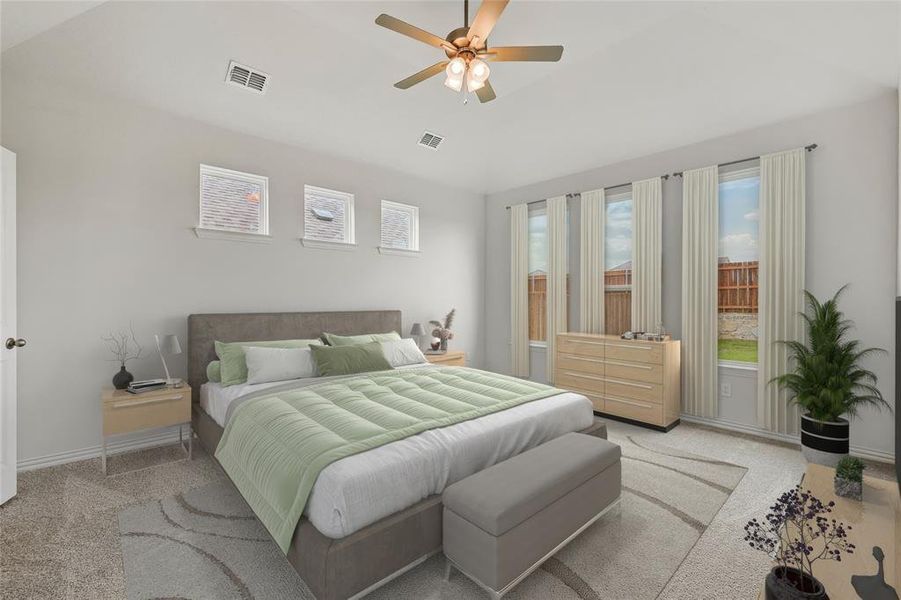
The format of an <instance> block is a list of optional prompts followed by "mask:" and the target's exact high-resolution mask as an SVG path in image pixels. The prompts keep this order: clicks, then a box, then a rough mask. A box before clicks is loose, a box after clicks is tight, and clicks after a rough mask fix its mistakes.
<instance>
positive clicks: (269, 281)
mask: <svg viewBox="0 0 901 600" xmlns="http://www.w3.org/2000/svg"><path fill="white" fill-rule="evenodd" d="M2 91H3V96H2V123H3V129H2V138H0V141H2V144H3V146H5V147H7V148H9V149H11V150H12V151H14V152H16V153H17V155H18V165H19V167H18V177H19V187H18V205H19V218H18V235H19V246H18V257H19V263H18V267H19V282H18V285H19V287H18V292H19V294H18V306H19V324H18V334H19V335H20V336H21V337H24V338H27V339H28V346H27V348H25V349H24V350H23V351H21V353H20V355H19V398H18V399H19V434H18V440H19V459H20V461H25V462H29V461H30V462H34V459H36V458H39V457H44V456H47V455H50V454H55V453H63V452H72V451H76V450H80V449H92V448H95V447H96V446H98V444H99V443H100V408H99V394H100V388H101V386H103V385H109V382H110V378H111V377H112V375H113V373H114V372H115V371H116V370H117V369H118V366H117V365H116V364H114V363H110V362H105V359H106V358H107V356H108V355H107V354H106V352H105V347H104V345H103V343H102V342H101V340H100V336H101V335H104V334H106V333H108V332H109V331H110V330H111V329H117V328H123V327H127V326H128V323H129V321H133V322H134V327H135V330H136V332H137V334H138V336H139V339H140V341H141V342H142V343H144V345H145V351H147V352H146V354H147V358H144V359H142V360H139V361H136V362H134V363H131V364H129V368H130V369H131V370H132V371H133V373H134V374H135V375H136V377H138V378H146V377H152V376H159V375H161V373H162V368H161V366H160V364H159V360H158V358H157V356H156V354H155V349H154V351H153V352H151V351H150V350H151V345H152V339H153V338H152V335H153V333H155V332H172V333H176V334H178V335H179V336H180V337H181V339H182V340H183V346H184V345H185V344H184V342H185V341H186V316H187V315H188V314H190V313H200V312H223V311H237V312H240V311H308V310H341V309H401V310H402V311H403V315H404V330H405V331H404V332H402V333H407V332H408V331H409V328H410V325H411V324H412V323H413V322H414V321H421V322H425V321H427V320H428V319H431V318H440V317H443V315H444V314H445V313H446V312H447V311H448V310H449V309H450V308H451V307H454V306H455V307H456V308H457V311H458V312H457V314H458V317H457V321H456V330H457V337H456V338H455V339H454V341H453V342H452V346H454V347H457V348H460V349H463V350H466V351H467V352H468V353H469V358H470V361H471V362H472V363H473V364H475V365H479V364H481V362H482V356H481V350H482V348H481V338H480V332H481V331H482V327H483V323H482V320H481V316H482V309H483V300H484V289H483V282H484V279H485V274H484V255H485V254H484V244H485V228H484V203H483V198H482V196H480V195H478V194H472V193H468V192H461V191H458V190H454V189H449V188H446V187H441V186H438V185H435V184H433V183H431V182H427V181H425V180H418V179H416V178H412V177H410V176H408V175H402V174H399V173H395V172H392V171H387V170H385V169H382V168H376V167H372V166H367V165H365V164H362V163H357V162H353V161H349V160H340V159H336V158H330V157H327V156H322V155H320V154H316V153H313V152H309V151H305V150H303V149H299V148H296V147H291V146H286V145H280V144H277V143H272V142H268V141H264V140H262V139H259V138H255V137H251V136H247V135H241V134H237V133H232V132H229V131H226V130H222V129H217V128H214V127H211V126H207V125H203V124H201V123H198V122H196V121H191V120H187V119H182V118H178V117H175V116H172V115H169V114H166V113H162V112H159V111H155V110H150V109H144V108H141V107H137V106H135V105H133V104H129V103H124V102H120V101H116V100H114V99H110V98H100V97H91V96H81V95H79V94H77V93H75V91H74V90H71V89H66V88H62V89H58V88H52V87H45V86H44V85H42V84H39V83H37V82H34V81H28V80H20V79H12V77H11V76H10V75H9V74H8V73H4V74H3V87H2ZM310 118H316V117H315V115H310ZM200 163H207V164H211V165H217V166H222V167H227V168H232V169H238V170H242V171H249V172H252V173H258V174H262V175H267V176H268V177H269V181H270V231H271V233H272V235H273V236H274V240H273V242H272V243H271V244H270V245H256V244H248V243H240V242H231V241H219V240H209V239H198V238H197V237H196V236H195V235H194V233H193V231H192V228H193V227H194V226H195V224H196V221H197V196H198V165H199V164H200ZM305 183H309V184H314V185H318V186H323V187H329V188H334V189H338V190H343V191H347V192H352V193H354V194H355V195H356V211H357V214H356V232H357V242H358V244H359V247H358V248H357V249H356V250H355V251H353V252H340V251H328V250H316V249H310V248H304V247H303V246H302V245H301V244H300V242H299V241H298V238H299V235H300V227H301V214H302V198H303V185H304V184H305ZM382 198H386V199H391V200H397V201H399V202H405V203H410V204H415V205H417V206H420V219H421V230H420V232H421V247H422V255H421V257H419V258H407V257H398V256H382V255H380V254H378V252H377V251H376V246H377V245H378V243H379V201H380V200H381V199H382ZM173 363H174V372H173V376H184V375H185V360H184V356H180V357H177V358H176V359H175V360H174V361H173Z"/></svg>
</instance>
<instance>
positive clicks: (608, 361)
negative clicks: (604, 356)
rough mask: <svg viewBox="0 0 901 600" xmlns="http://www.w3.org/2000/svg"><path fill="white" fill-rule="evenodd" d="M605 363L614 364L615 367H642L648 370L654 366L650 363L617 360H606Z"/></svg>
mask: <svg viewBox="0 0 901 600" xmlns="http://www.w3.org/2000/svg"><path fill="white" fill-rule="evenodd" d="M607 364H608V365H616V366H617V367H629V368H630V369H644V370H645V371H650V370H652V369H653V368H654V367H653V366H651V365H636V364H635V363H626V362H619V361H615V360H607Z"/></svg>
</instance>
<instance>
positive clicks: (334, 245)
mask: <svg viewBox="0 0 901 600" xmlns="http://www.w3.org/2000/svg"><path fill="white" fill-rule="evenodd" d="M300 243H301V244H303V245H304V247H305V248H318V249H320V250H342V251H344V252H352V251H354V250H356V249H357V245H356V244H352V243H349V242H326V241H324V240H311V239H307V238H300Z"/></svg>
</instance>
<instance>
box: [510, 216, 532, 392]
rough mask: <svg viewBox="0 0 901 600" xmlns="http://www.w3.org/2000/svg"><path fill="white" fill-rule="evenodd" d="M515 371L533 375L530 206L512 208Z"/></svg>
mask: <svg viewBox="0 0 901 600" xmlns="http://www.w3.org/2000/svg"><path fill="white" fill-rule="evenodd" d="M510 335H511V340H512V344H513V345H512V348H511V351H510V353H511V356H512V365H511V372H512V374H513V375H515V376H517V377H528V376H529V207H528V206H526V205H525V204H515V205H513V206H511V207H510Z"/></svg>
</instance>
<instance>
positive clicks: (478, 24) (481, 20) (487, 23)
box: [466, 0, 509, 49]
mask: <svg viewBox="0 0 901 600" xmlns="http://www.w3.org/2000/svg"><path fill="white" fill-rule="evenodd" d="M507 2H509V0H482V5H481V6H480V7H479V12H477V13H476V18H475V19H473V21H472V25H470V26H469V33H468V34H467V35H466V37H468V38H469V40H470V41H471V42H472V43H471V46H472V47H473V48H477V49H478V48H484V47H485V40H487V39H488V36H489V35H491V30H492V29H494V25H495V24H496V23H497V20H498V18H500V16H501V13H502V12H504V9H505V8H506V7H507Z"/></svg>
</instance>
